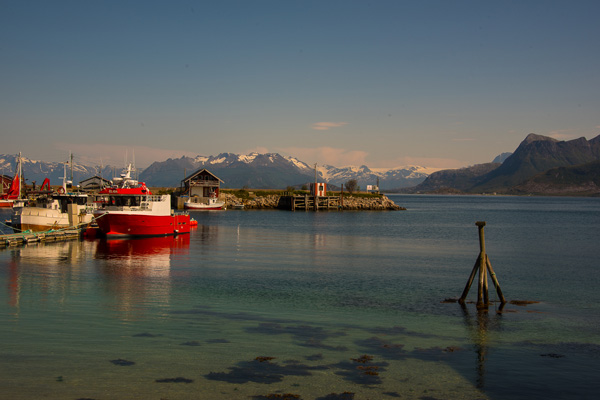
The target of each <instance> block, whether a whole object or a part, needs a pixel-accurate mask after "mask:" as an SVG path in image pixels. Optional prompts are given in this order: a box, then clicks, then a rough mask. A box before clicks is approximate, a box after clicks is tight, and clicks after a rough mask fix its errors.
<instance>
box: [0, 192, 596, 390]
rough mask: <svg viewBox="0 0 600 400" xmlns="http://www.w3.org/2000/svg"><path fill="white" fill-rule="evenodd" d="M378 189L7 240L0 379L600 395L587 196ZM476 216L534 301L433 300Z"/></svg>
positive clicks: (470, 243)
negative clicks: (171, 227) (83, 235)
mask: <svg viewBox="0 0 600 400" xmlns="http://www.w3.org/2000/svg"><path fill="white" fill-rule="evenodd" d="M391 197H392V198H393V199H394V200H395V201H396V203H397V204H399V205H402V206H405V207H407V211H400V212H364V211H363V212H317V213H315V212H286V211H226V212H196V213H194V217H195V218H196V219H197V220H198V221H199V226H198V228H196V229H195V230H194V231H193V232H192V233H191V234H190V235H182V236H178V237H175V238H172V237H169V238H152V239H135V240H94V241H81V242H76V241H75V242H73V241H72V242H65V243H54V244H30V245H27V246H24V247H19V248H10V249H4V250H0V322H1V325H0V343H2V345H1V347H0V376H2V377H3V379H2V380H0V393H2V395H0V397H2V396H6V398H13V399H34V398H42V397H44V398H49V399H71V398H72V399H79V398H94V399H122V398H127V399H161V398H168V399H189V398H194V399H238V398H240V399H241V398H244V399H247V398H266V396H267V395H269V394H277V393H278V394H283V393H292V394H296V395H299V396H300V398H302V399H326V398H327V399H335V398H351V397H349V396H350V395H349V394H346V395H344V396H345V397H344V396H343V395H342V393H344V392H348V393H354V399H386V398H389V399H394V398H403V399H423V398H427V399H448V398H453V399H455V398H458V399H460V398H464V399H485V398H490V399H494V398H497V399H506V398H511V399H520V398H523V399H525V398H527V399H542V398H543V399H546V398H548V397H552V398H592V397H594V398H595V395H596V392H597V390H598V389H600V385H599V384H598V383H596V378H597V374H598V368H597V365H598V362H599V361H600V324H599V322H600V312H599V311H600V310H599V308H600V306H599V304H600V294H599V293H598V290H597V287H598V283H599V282H598V281H599V278H598V274H597V270H598V262H597V260H598V253H599V251H600V250H599V249H600V247H599V246H598V245H597V243H598V236H599V235H598V227H599V226H600V199H576V198H539V197H525V198H523V197H477V196H473V197H470V196H460V197H454V196H391ZM0 216H1V217H2V220H4V219H6V217H7V216H5V213H4V212H2V215H0ZM479 220H483V221H486V222H487V226H486V227H485V237H486V249H487V253H488V255H489V257H490V260H491V263H492V266H493V267H494V269H495V272H496V273H497V276H498V279H499V281H500V284H501V287H502V290H503V292H504V294H505V296H506V298H507V299H508V300H509V301H510V300H530V301H536V302H539V303H533V304H529V305H526V306H517V305H512V304H508V305H506V306H505V307H504V308H503V309H502V310H501V312H500V309H499V304H498V303H494V304H493V305H492V306H491V307H490V309H489V312H487V313H482V312H479V313H478V312H477V311H476V308H475V306H474V304H472V303H468V304H467V306H466V308H464V309H463V308H461V307H460V306H459V305H458V304H456V303H443V302H442V301H443V300H444V299H447V298H458V297H459V296H460V294H461V293H462V290H463V288H464V286H465V284H466V281H467V278H468V277H469V274H470V272H471V269H472V267H473V265H474V263H475V261H476V259H477V256H478V253H479V242H478V232H477V227H476V226H475V224H474V223H475V221H479ZM476 293H477V287H476V283H475V284H474V286H473V288H471V291H470V293H469V297H468V300H470V301H473V300H475V297H476ZM490 298H491V299H492V300H495V299H496V293H495V291H491V292H490ZM364 356H366V357H364ZM261 357H264V358H261ZM271 357H273V358H272V359H271ZM257 358H258V359H257ZM176 378H179V379H176ZM332 393H336V394H337V395H338V396H337V397H334V396H331V394H332ZM328 395H329V397H327V396H328ZM261 396H265V397H261Z"/></svg>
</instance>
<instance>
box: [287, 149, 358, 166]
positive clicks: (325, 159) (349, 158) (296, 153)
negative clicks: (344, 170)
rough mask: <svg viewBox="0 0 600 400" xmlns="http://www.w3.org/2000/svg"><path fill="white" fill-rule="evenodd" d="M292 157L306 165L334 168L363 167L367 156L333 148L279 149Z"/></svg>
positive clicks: (354, 151)
mask: <svg viewBox="0 0 600 400" xmlns="http://www.w3.org/2000/svg"><path fill="white" fill-rule="evenodd" d="M280 151H281V152H284V153H286V154H288V155H290V156H292V157H296V158H297V159H299V160H300V161H304V162H305V163H308V164H314V163H317V164H319V165H323V164H328V165H334V166H336V167H341V166H345V165H364V164H366V158H367V156H368V155H369V153H367V152H366V151H360V150H348V149H338V148H333V147H317V148H306V147H286V148H282V149H280Z"/></svg>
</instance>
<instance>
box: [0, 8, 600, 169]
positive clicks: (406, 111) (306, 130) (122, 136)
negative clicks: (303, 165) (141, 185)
mask: <svg viewBox="0 0 600 400" xmlns="http://www.w3.org/2000/svg"><path fill="white" fill-rule="evenodd" d="M599 19H600V2H599V1H577V0H575V1H551V0H544V1H527V0H523V1H446V0H444V1H433V0H431V1H427V0H423V1H400V0H395V1H376V0H375V1H352V0H343V1H327V0H321V1H261V0H255V1H250V0H247V1H209V2H200V1H176V0H175V1H78V0H73V1H61V0H54V1H28V0H18V1H17V0H14V1H13V0H0V57H1V58H0V132H1V134H2V144H1V147H0V148H1V150H0V153H7V154H14V153H17V152H19V151H20V152H22V153H23V155H24V156H26V157H27V158H32V159H43V160H46V161H64V160H66V159H67V157H68V154H69V152H70V151H72V152H73V153H74V154H75V158H76V160H79V161H81V162H86V163H92V164H100V162H102V163H103V164H107V163H112V164H117V165H121V164H122V163H123V161H124V157H125V155H126V153H127V154H128V155H129V157H131V154H132V153H135V159H136V163H137V164H138V166H139V167H145V166H148V165H149V164H150V163H151V162H152V161H162V160H165V159H167V158H169V157H181V156H183V155H187V156H195V155H206V156H208V155H217V154H218V153H222V152H232V153H238V154H248V153H250V152H253V151H258V152H261V153H264V152H278V153H280V154H283V155H291V156H295V157H298V158H299V159H301V160H303V161H305V162H308V163H318V164H331V165H335V166H346V165H361V164H366V165H368V166H370V167H375V168H392V167H397V166H402V165H410V164H412V165H421V166H425V167H433V168H458V167H463V166H467V165H473V164H478V163H483V162H489V161H491V160H492V159H493V158H494V157H495V156H496V155H498V154H500V153H502V152H507V151H513V150H514V149H515V148H516V147H517V146H518V145H519V143H520V142H521V141H522V140H523V139H524V138H525V136H526V135H527V134H528V133H532V132H533V133H537V134H540V135H546V136H551V137H555V138H557V139H561V140H568V139H573V138H578V137H582V136H583V137H586V138H588V139H591V138H593V137H595V136H597V135H598V134H600V112H599V111H600V73H599V72H598V71H599V65H600V40H599V38H600V24H599V23H598V21H599Z"/></svg>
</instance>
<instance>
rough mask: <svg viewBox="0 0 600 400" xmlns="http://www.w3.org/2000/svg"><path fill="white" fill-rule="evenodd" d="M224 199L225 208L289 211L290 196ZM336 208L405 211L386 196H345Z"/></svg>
mask: <svg viewBox="0 0 600 400" xmlns="http://www.w3.org/2000/svg"><path fill="white" fill-rule="evenodd" d="M221 197H222V198H223V199H225V201H226V204H227V207H228V208H231V207H234V206H237V205H243V206H244V208H246V209H282V210H290V209H291V207H290V205H289V204H290V199H289V197H290V196H280V195H267V196H256V197H253V198H250V199H241V198H238V197H237V196H235V195H234V194H231V193H221ZM336 199H337V200H338V201H337V206H336V207H335V208H333V207H329V209H337V210H381V211H385V210H405V208H404V207H401V206H399V205H397V204H396V203H394V202H393V201H392V200H390V199H389V198H388V197H387V196H384V195H382V196H380V197H354V196H350V195H346V196H344V197H343V199H339V198H336Z"/></svg>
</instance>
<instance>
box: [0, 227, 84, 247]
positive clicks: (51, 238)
mask: <svg viewBox="0 0 600 400" xmlns="http://www.w3.org/2000/svg"><path fill="white" fill-rule="evenodd" d="M80 237H81V231H79V230H76V229H68V230H59V231H50V232H29V231H27V232H22V233H11V234H3V235H0V247H14V246H21V245H24V244H27V243H38V242H62V241H65V240H75V239H79V238H80Z"/></svg>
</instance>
